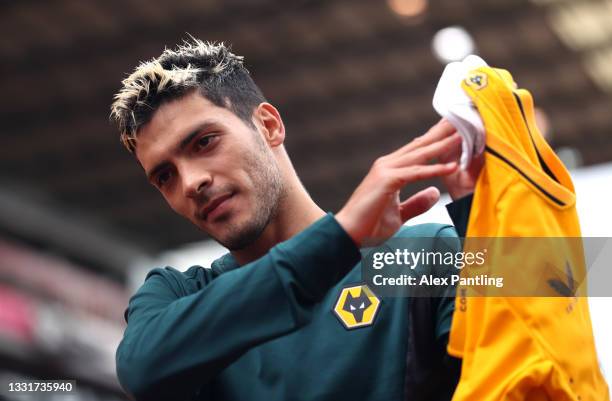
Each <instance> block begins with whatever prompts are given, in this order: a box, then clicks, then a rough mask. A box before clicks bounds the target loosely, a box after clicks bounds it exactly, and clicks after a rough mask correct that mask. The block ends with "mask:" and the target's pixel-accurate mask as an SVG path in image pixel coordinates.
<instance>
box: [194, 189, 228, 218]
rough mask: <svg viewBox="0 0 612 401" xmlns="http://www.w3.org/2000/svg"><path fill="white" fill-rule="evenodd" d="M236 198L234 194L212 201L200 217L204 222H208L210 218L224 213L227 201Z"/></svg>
mask: <svg viewBox="0 0 612 401" xmlns="http://www.w3.org/2000/svg"><path fill="white" fill-rule="evenodd" d="M233 196H234V193H228V194H225V195H221V196H218V197H216V198H215V199H213V200H211V201H210V202H208V203H207V204H206V206H205V207H204V208H203V209H202V210H201V211H200V213H199V215H200V216H201V217H202V219H203V220H204V221H208V219H209V218H213V217H215V216H216V215H217V214H219V213H221V212H222V209H223V208H224V206H225V204H226V201H227V200H228V199H230V198H231V197H233Z"/></svg>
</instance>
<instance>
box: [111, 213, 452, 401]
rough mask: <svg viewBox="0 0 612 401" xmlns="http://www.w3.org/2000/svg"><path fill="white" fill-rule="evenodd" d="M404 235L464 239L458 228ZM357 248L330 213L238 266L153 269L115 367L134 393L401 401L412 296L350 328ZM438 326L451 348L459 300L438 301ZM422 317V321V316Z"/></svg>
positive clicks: (386, 301)
mask: <svg viewBox="0 0 612 401" xmlns="http://www.w3.org/2000/svg"><path fill="white" fill-rule="evenodd" d="M401 234H402V236H405V235H408V236H422V237H432V238H431V249H434V248H435V246H436V245H435V243H436V238H435V237H438V238H439V237H445V236H455V235H456V234H455V231H454V229H453V228H452V227H451V226H442V225H436V224H425V225H420V226H415V227H405V228H403V229H402V230H401ZM359 260H360V253H359V250H358V249H357V247H356V246H355V245H354V243H353V242H352V240H351V239H350V237H349V236H348V235H347V234H346V233H345V232H344V230H343V229H342V227H341V226H340V225H339V224H338V223H337V221H336V220H335V218H334V217H333V215H331V214H329V215H327V216H325V217H323V218H322V219H320V220H319V221H317V222H316V223H315V224H313V225H312V226H310V227H308V228H307V229H306V230H304V231H303V232H302V233H300V234H298V235H297V236H295V237H293V238H291V239H290V240H288V241H285V242H283V243H281V244H278V245H277V246H275V247H273V248H272V249H271V250H270V252H269V253H268V254H266V255H265V256H264V257H262V258H261V259H258V260H256V261H254V262H252V263H249V264H247V265H244V266H242V267H239V266H238V265H237V264H236V262H235V260H234V259H233V258H232V257H231V255H229V254H228V255H225V256H224V257H223V258H221V259H219V260H217V261H215V262H214V263H213V265H212V268H211V269H206V268H202V267H199V266H194V267H191V268H190V269H188V270H187V271H186V272H184V273H182V272H179V271H178V270H176V269H173V268H171V267H166V268H164V269H159V268H158V269H153V270H152V271H151V272H149V274H148V275H147V278H146V280H145V282H144V284H143V285H142V286H141V287H140V289H139V290H138V291H137V293H136V294H135V295H134V296H133V297H132V298H131V299H130V303H129V307H128V309H127V311H126V320H127V322H128V326H127V328H126V331H125V334H124V337H123V340H122V341H121V343H120V345H119V348H118V349H117V355H116V362H117V374H118V377H119V380H120V382H121V384H122V386H123V387H124V389H125V390H126V391H127V392H129V393H130V394H132V396H133V397H135V398H136V399H137V400H141V399H142V400H173V401H180V400H190V399H211V400H289V399H290V400H315V399H316V400H339V399H342V400H348V399H351V398H354V399H359V400H402V399H403V397H404V394H405V389H404V385H405V383H406V374H407V368H406V366H407V358H410V355H408V353H409V351H410V335H409V334H408V333H409V332H410V327H411V325H413V324H414V323H415V322H412V321H411V316H410V315H411V314H410V302H411V298H383V299H382V300H381V305H380V310H379V312H378V315H377V317H376V320H375V321H374V324H373V325H371V326H368V327H363V328H358V329H353V330H347V329H345V328H344V326H343V325H342V324H341V323H340V322H339V320H338V319H337V318H336V316H335V315H334V313H333V307H334V304H335V302H336V301H337V299H338V296H339V294H340V291H341V290H342V288H343V287H345V286H346V285H349V284H353V283H354V284H357V283H361V269H360V264H359V263H358V262H359ZM434 302H435V305H434V307H433V308H432V309H431V310H432V316H430V319H431V320H430V322H423V325H424V326H428V325H431V326H432V327H433V328H434V329H433V331H432V332H431V333H430V336H431V337H435V340H439V339H440V338H443V339H444V340H443V341H432V344H436V347H437V348H438V349H437V350H431V352H432V355H437V356H436V358H438V357H441V356H440V355H442V354H444V352H443V350H442V351H441V350H440V349H439V348H444V347H445V345H446V334H447V333H448V331H449V329H450V323H451V318H452V310H453V299H452V298H437V299H435V301H434ZM419 324H420V322H419Z"/></svg>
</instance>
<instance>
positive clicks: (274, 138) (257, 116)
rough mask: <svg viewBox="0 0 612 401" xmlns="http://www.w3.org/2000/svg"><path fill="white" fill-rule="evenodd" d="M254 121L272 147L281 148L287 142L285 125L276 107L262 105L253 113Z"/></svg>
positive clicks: (266, 104) (267, 104)
mask: <svg viewBox="0 0 612 401" xmlns="http://www.w3.org/2000/svg"><path fill="white" fill-rule="evenodd" d="M253 119H254V120H255V125H257V126H259V127H260V128H261V133H262V135H263V136H264V139H265V141H266V142H267V143H268V144H269V145H270V146H271V147H276V146H280V145H282V144H283V143H284V142H285V125H284V124H283V119H282V118H281V116H280V113H279V112H278V110H277V109H276V107H274V106H272V105H271V104H270V103H266V102H264V103H260V104H259V106H257V108H256V109H255V111H254V112H253Z"/></svg>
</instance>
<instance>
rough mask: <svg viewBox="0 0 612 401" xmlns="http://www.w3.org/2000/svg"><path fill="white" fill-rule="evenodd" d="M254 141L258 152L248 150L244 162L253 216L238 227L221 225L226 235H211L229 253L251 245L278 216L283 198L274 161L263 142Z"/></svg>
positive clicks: (282, 189) (279, 175)
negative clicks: (252, 197) (253, 196)
mask: <svg viewBox="0 0 612 401" xmlns="http://www.w3.org/2000/svg"><path fill="white" fill-rule="evenodd" d="M256 140H257V142H258V146H257V147H258V148H259V149H257V150H259V152H258V151H257V150H255V151H249V152H248V153H247V154H245V159H244V162H245V166H246V171H247V172H248V174H249V177H250V178H251V181H252V183H253V188H254V190H255V194H254V195H255V202H254V203H255V204H254V205H250V206H251V210H252V213H253V214H252V216H251V217H250V218H249V220H248V221H246V222H244V223H241V224H240V223H238V222H232V221H231V220H228V221H227V222H225V223H222V224H224V225H225V230H226V234H225V235H224V236H223V238H216V237H214V236H213V238H215V240H216V241H217V242H219V243H220V244H221V245H223V246H224V247H226V248H227V249H229V250H230V251H238V250H241V249H244V248H246V247H248V246H249V245H251V244H253V243H254V242H255V241H256V240H257V239H258V238H259V237H260V236H261V234H262V233H263V231H264V230H265V228H266V227H267V226H268V224H270V222H271V221H273V220H274V218H275V217H276V216H277V215H278V211H279V207H280V204H281V201H282V199H283V198H284V196H285V187H284V185H283V181H282V178H281V173H280V170H279V168H278V165H277V164H276V161H275V160H274V158H273V157H272V155H271V154H270V153H269V150H268V149H267V148H266V147H265V146H266V145H265V144H263V143H262V142H263V141H261V139H260V138H256ZM260 141H261V142H260Z"/></svg>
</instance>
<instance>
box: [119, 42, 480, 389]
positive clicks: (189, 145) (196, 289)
mask: <svg viewBox="0 0 612 401" xmlns="http://www.w3.org/2000/svg"><path fill="white" fill-rule="evenodd" d="M112 117H113V118H114V119H115V121H116V122H117V123H118V125H119V129H120V132H121V139H122V141H123V143H124V145H125V146H126V147H127V148H128V150H130V151H131V152H132V153H133V154H134V155H135V157H136V159H137V160H138V162H139V163H140V165H141V166H142V168H143V169H144V172H145V174H146V176H147V177H148V180H149V181H150V182H151V184H153V185H154V186H155V187H156V188H157V189H158V190H159V191H160V192H161V194H162V195H163V196H164V198H165V199H166V201H167V202H168V204H169V205H170V207H172V209H173V210H175V211H176V212H177V213H178V214H180V215H181V216H183V217H185V218H187V219H189V220H190V221H191V222H193V223H194V224H195V225H196V226H198V227H199V228H201V229H202V230H203V231H205V232H206V233H207V234H208V235H210V236H211V237H213V238H214V239H215V240H216V241H218V242H219V243H220V244H222V245H224V246H225V247H227V248H228V249H229V251H230V253H229V254H227V255H225V256H224V257H222V258H220V259H219V260H217V261H215V262H214V263H213V264H212V266H211V267H212V268H211V269H207V268H202V267H199V266H194V267H192V268H190V269H188V270H187V271H186V272H185V273H181V272H179V271H177V270H175V269H172V268H170V267H167V268H165V269H154V270H152V271H151V272H149V274H148V275H147V278H146V280H145V282H144V284H143V285H142V286H141V288H140V289H139V290H138V291H137V293H136V294H135V295H134V296H133V297H132V299H131V300H130V304H129V307H128V309H127V310H126V315H125V316H126V321H127V322H128V326H127V329H126V331H125V334H124V338H123V340H122V342H121V344H120V345H119V348H118V350H117V373H118V377H119V380H120V382H121V384H122V386H123V387H124V388H125V389H126V391H127V392H128V393H130V394H131V395H132V397H133V398H135V399H137V400H156V399H159V400H184V399H215V400H245V399H248V400H259V399H261V400H286V399H288V400H301V399H304V400H309V399H317V400H340V399H362V400H363V399H367V400H376V399H380V400H395V399H397V400H399V399H450V396H451V394H452V390H453V388H454V383H456V380H457V374H458V373H457V372H458V371H457V366H456V364H455V366H452V365H453V363H450V362H449V361H450V359H449V357H447V355H446V351H445V348H446V344H447V341H448V330H449V327H450V319H451V315H452V308H453V300H452V299H449V298H437V299H427V300H424V301H423V300H422V301H419V302H417V301H416V300H412V299H410V298H386V299H382V300H379V301H380V305H378V309H377V310H376V311H373V310H370V312H371V313H370V315H371V316H370V317H369V319H371V321H368V322H363V321H362V319H363V313H364V311H363V309H364V308H369V306H368V307H366V306H365V305H366V303H368V305H369V304H371V302H370V299H375V298H376V296H375V295H374V294H371V293H370V292H368V294H371V296H372V297H373V298H368V299H365V298H363V299H364V300H365V301H364V302H361V303H359V302H357V303H355V305H352V304H350V305H349V302H348V301H345V302H346V304H345V305H344V306H342V305H341V307H345V310H346V311H347V313H349V314H352V315H351V316H353V318H354V320H355V321H357V320H359V322H360V324H359V325H354V326H353V327H349V326H350V325H349V326H347V325H346V322H344V321H341V320H342V319H340V318H339V317H338V316H336V315H335V314H334V312H333V310H334V305H335V304H336V303H337V301H338V300H339V295H340V294H345V295H344V296H345V298H346V297H349V295H348V294H347V292H346V289H347V288H349V287H350V286H352V287H351V288H353V290H354V291H353V292H352V293H351V294H350V299H354V297H355V298H356V297H361V296H364V295H363V294H365V293H366V289H365V287H360V283H361V271H360V269H359V267H358V262H359V260H360V252H359V246H360V245H362V244H363V243H364V241H365V240H366V239H371V238H376V239H378V240H385V239H388V238H389V237H391V236H392V235H394V234H396V233H397V232H398V230H400V228H402V224H403V223H404V222H406V221H407V220H408V219H410V218H412V217H414V216H417V215H419V214H421V213H423V212H425V211H426V210H428V209H429V208H430V207H431V206H432V205H433V204H434V203H435V202H436V201H437V200H438V198H439V192H438V191H437V189H435V188H434V187H430V188H427V189H425V190H423V191H420V192H418V193H416V194H414V195H413V196H411V197H409V198H408V199H406V200H404V201H400V199H399V191H400V189H401V188H403V187H405V186H406V185H408V184H409V183H411V182H415V181H417V180H423V179H429V178H432V177H438V176H441V177H444V181H445V182H446V185H447V186H448V189H449V192H450V193H451V195H452V196H453V198H454V199H457V198H459V197H462V196H463V195H467V194H469V193H470V192H471V191H472V189H473V186H474V181H475V178H476V176H477V174H478V168H477V167H474V168H472V169H471V170H469V171H459V170H458V169H457V163H456V162H455V161H449V160H451V159H453V158H456V156H457V153H458V152H459V150H460V141H461V139H460V137H459V135H458V134H457V133H456V132H455V130H454V129H453V128H452V127H451V126H450V125H449V124H448V123H447V122H445V121H441V122H440V123H438V124H436V125H435V126H434V127H432V128H431V129H430V130H429V131H428V133H426V134H425V135H423V136H421V137H419V138H417V139H415V140H413V141H412V142H410V143H409V144H407V145H405V146H403V147H402V148H400V149H398V150H396V151H395V152H393V153H391V154H389V155H386V156H383V157H381V158H379V159H378V160H377V161H376V162H375V163H374V165H373V166H372V168H371V170H370V172H369V173H368V174H367V176H366V177H365V178H364V180H363V181H362V182H361V184H360V185H359V186H358V187H357V189H356V190H355V192H354V193H353V195H352V196H351V197H350V199H349V200H348V202H347V203H346V204H345V205H344V207H343V208H342V209H341V210H340V211H339V212H338V213H337V214H335V215H333V214H331V213H329V214H326V213H325V212H324V211H323V210H321V208H319V207H318V206H317V205H316V203H315V202H314V201H313V200H312V199H311V198H310V196H309V195H308V193H307V192H306V190H305V189H304V187H303V186H302V184H301V183H300V180H299V178H298V176H297V174H296V172H295V170H294V169H293V167H292V165H291V161H290V159H289V156H288V155H287V152H286V151H285V148H284V145H283V143H284V140H285V135H286V133H285V127H284V125H283V121H282V119H281V116H280V114H279V112H278V111H277V109H276V108H275V107H274V106H272V105H271V104H270V103H268V102H266V99H265V98H264V96H263V95H262V94H261V92H260V90H259V89H258V87H257V86H256V85H255V83H254V82H253V81H252V79H251V77H250V75H249V73H248V71H247V70H246V69H245V68H244V66H243V64H242V58H241V57H239V56H236V55H234V54H232V53H231V52H230V51H229V50H228V49H227V48H226V47H225V46H223V45H219V44H211V43H204V42H201V41H199V40H195V39H194V40H192V41H190V42H185V43H184V45H183V46H178V47H177V48H176V49H174V50H166V51H164V52H163V54H162V55H161V56H160V57H159V58H157V59H154V60H152V61H149V62H146V63H142V64H141V65H140V66H138V67H137V68H136V70H135V72H134V73H133V74H132V75H130V76H129V77H128V78H127V79H125V80H124V81H123V87H122V88H121V90H120V91H119V93H118V94H117V95H116V96H115V101H114V103H113V105H112ZM434 159H437V160H438V162H436V163H434V164H430V161H431V160H434ZM454 207H455V208H458V209H459V210H465V207H463V208H461V207H459V206H457V205H455V206H454ZM402 230H403V231H402V233H403V234H405V235H411V236H414V237H418V236H420V237H431V238H430V239H429V240H430V242H429V244H430V245H429V246H430V247H431V248H435V247H436V246H437V245H436V243H437V242H436V238H441V237H453V236H456V233H455V231H454V229H453V228H452V227H450V226H442V225H434V224H429V225H422V226H418V227H414V228H403V229H402ZM355 285H357V287H355ZM355 289H356V290H355ZM376 299H377V298H376ZM366 301H367V302H366ZM351 308H352V309H351ZM359 308H361V309H362V311H361V312H360V314H357V313H356V312H355V311H354V310H356V309H359ZM374 313H375V314H376V316H374ZM342 323H345V324H344V325H343V324H342ZM357 326H358V327H357ZM434 380H440V381H441V382H440V383H439V384H436V385H432V383H433V381H434Z"/></svg>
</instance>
